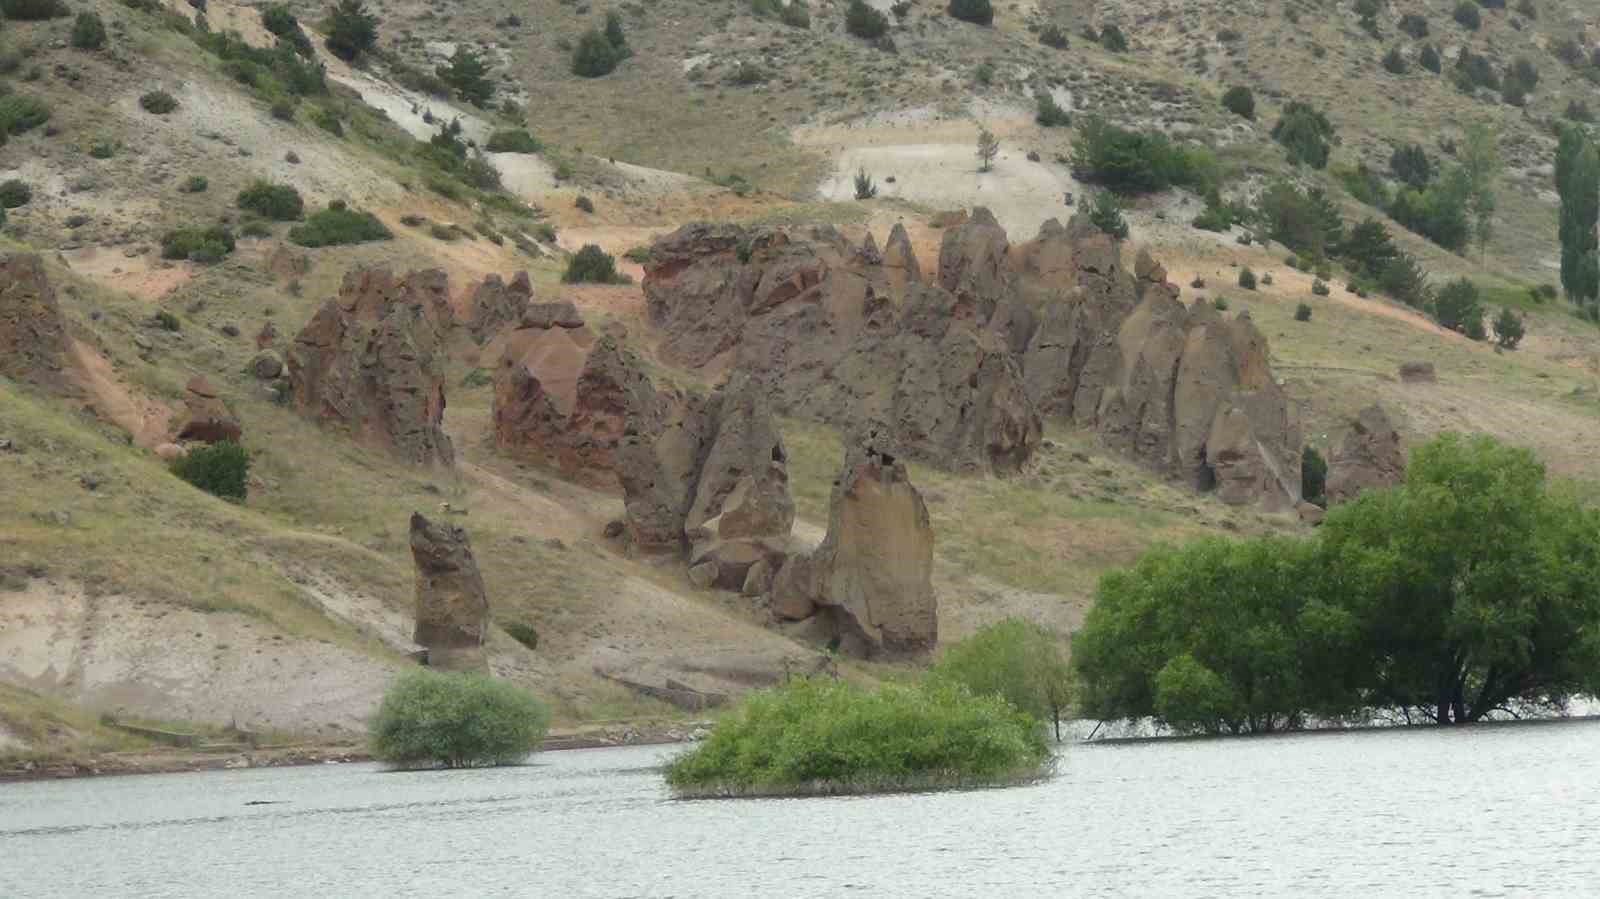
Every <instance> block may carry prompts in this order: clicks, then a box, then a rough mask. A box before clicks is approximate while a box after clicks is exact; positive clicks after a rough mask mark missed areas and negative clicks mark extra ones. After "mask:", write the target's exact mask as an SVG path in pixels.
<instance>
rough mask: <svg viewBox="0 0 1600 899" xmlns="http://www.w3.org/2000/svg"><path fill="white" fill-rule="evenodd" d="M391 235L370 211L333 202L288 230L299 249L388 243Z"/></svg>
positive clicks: (290, 237) (336, 201) (291, 239)
mask: <svg viewBox="0 0 1600 899" xmlns="http://www.w3.org/2000/svg"><path fill="white" fill-rule="evenodd" d="M393 237H394V235H393V234H392V233H390V231H389V229H388V228H386V227H384V224H383V222H380V221H378V217H377V216H375V215H373V214H372V213H370V212H362V211H360V210H357V209H351V208H349V207H348V206H346V205H345V204H344V203H342V202H340V201H338V200H335V201H334V202H332V203H329V204H328V208H327V209H324V210H322V211H320V212H314V213H312V214H311V216H310V217H308V218H307V219H306V221H305V224H301V225H295V226H294V227H293V228H290V229H289V240H290V241H292V242H294V243H296V244H299V245H300V246H302V247H331V246H341V245H345V244H356V243H368V242H370V241H375V240H389V239H391V238H393Z"/></svg>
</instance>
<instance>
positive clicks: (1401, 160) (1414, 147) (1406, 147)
mask: <svg viewBox="0 0 1600 899" xmlns="http://www.w3.org/2000/svg"><path fill="white" fill-rule="evenodd" d="M1389 172H1390V174H1392V175H1394V177H1395V179H1396V180H1398V181H1400V182H1402V183H1404V184H1406V185H1408V186H1410V187H1414V188H1417V189H1419V190H1420V189H1421V188H1424V187H1427V186H1428V183H1429V182H1430V181H1432V180H1433V163H1432V162H1430V161H1429V160H1428V152H1427V151H1426V150H1424V149H1422V145H1421V144H1402V145H1400V146H1397V147H1395V148H1394V153H1393V154H1391V155H1390V156H1389Z"/></svg>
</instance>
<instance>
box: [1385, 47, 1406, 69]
mask: <svg viewBox="0 0 1600 899" xmlns="http://www.w3.org/2000/svg"><path fill="white" fill-rule="evenodd" d="M1383 68H1384V70H1385V71H1387V72H1388V73H1389V74H1391V75H1404V74H1405V73H1407V72H1409V71H1411V63H1409V62H1407V61H1406V55H1405V54H1404V53H1402V52H1400V48H1399V47H1390V48H1389V52H1388V53H1385V54H1384V55H1383Z"/></svg>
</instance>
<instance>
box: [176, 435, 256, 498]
mask: <svg viewBox="0 0 1600 899" xmlns="http://www.w3.org/2000/svg"><path fill="white" fill-rule="evenodd" d="M172 473H173V474H175V475H177V476H178V477H180V478H182V479H183V480H185V481H188V482H189V483H190V484H193V485H194V486H195V487H198V488H200V489H201V490H204V491H205V492H207V493H209V494H211V495H212V496H216V497H220V498H222V499H225V500H227V501H229V502H234V503H240V502H244V498H245V494H246V493H247V492H248V491H249V480H250V453H249V452H248V451H246V450H245V448H244V447H242V446H240V445H239V444H237V443H233V442H231V441H227V440H224V441H221V442H220V443H212V444H209V445H204V446H194V447H191V448H190V449H189V451H188V452H187V453H184V454H183V455H182V456H179V457H178V458H177V459H176V460H174V461H173V463H172Z"/></svg>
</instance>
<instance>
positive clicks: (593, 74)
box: [572, 28, 626, 78]
mask: <svg viewBox="0 0 1600 899" xmlns="http://www.w3.org/2000/svg"><path fill="white" fill-rule="evenodd" d="M625 58H626V56H625V55H624V54H622V53H620V52H618V50H617V48H616V47H613V46H612V45H611V42H610V41H608V40H606V36H605V32H603V31H601V30H600V29H598V28H590V29H589V30H588V31H585V32H584V33H583V37H581V38H579V39H578V46H577V47H576V48H574V49H573V51H572V74H574V75H577V76H579V77H582V78H599V77H601V76H603V75H609V74H611V73H612V72H613V71H615V70H616V68H617V65H618V64H619V63H621V62H622V60H623V59H625Z"/></svg>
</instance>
